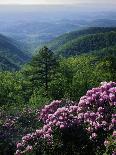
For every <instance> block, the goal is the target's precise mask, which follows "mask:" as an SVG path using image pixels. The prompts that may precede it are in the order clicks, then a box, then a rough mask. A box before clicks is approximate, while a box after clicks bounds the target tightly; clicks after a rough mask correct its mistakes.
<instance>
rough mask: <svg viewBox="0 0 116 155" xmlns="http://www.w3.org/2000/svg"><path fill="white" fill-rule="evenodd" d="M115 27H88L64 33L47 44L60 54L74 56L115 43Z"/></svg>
mask: <svg viewBox="0 0 116 155" xmlns="http://www.w3.org/2000/svg"><path fill="white" fill-rule="evenodd" d="M115 42H116V28H97V27H96V28H88V29H85V30H80V31H75V32H71V33H68V34H64V35H62V36H60V37H58V38H56V39H55V40H53V41H52V42H50V43H49V44H48V47H49V48H50V49H53V50H54V52H55V53H57V54H58V55H62V56H71V55H72V56H74V55H79V54H82V53H88V52H90V51H93V50H99V49H102V48H106V47H109V46H113V45H115Z"/></svg>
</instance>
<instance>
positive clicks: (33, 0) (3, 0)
mask: <svg viewBox="0 0 116 155" xmlns="http://www.w3.org/2000/svg"><path fill="white" fill-rule="evenodd" d="M78 3H79V4H81V3H82V4H83V3H98V4H104V5H105V4H113V5H114V4H115V5H116V0H0V4H78Z"/></svg>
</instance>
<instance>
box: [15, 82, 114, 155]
mask: <svg viewBox="0 0 116 155" xmlns="http://www.w3.org/2000/svg"><path fill="white" fill-rule="evenodd" d="M115 104H116V83H115V82H110V83H107V82H104V83H102V85H101V86H100V87H98V88H93V89H92V90H89V91H87V93H86V95H85V96H83V97H81V98H80V101H79V103H74V102H69V103H68V102H65V101H53V102H52V103H51V104H49V105H46V106H45V107H44V108H43V109H42V110H41V111H40V112H39V119H40V120H42V121H43V123H44V125H43V127H42V128H40V129H37V130H36V131H35V132H33V133H32V134H27V135H25V136H24V137H23V138H22V141H21V142H20V143H18V144H17V149H18V150H17V151H16V154H21V153H26V152H31V151H33V150H35V151H36V149H37V148H38V142H39V140H40V141H41V139H43V140H44V139H45V143H46V142H47V145H48V146H51V147H53V151H54V149H55V150H56V152H55V153H58V152H57V151H59V152H62V148H63V150H64V151H66V152H65V153H64V154H67V153H69V152H67V151H69V150H70V151H71V154H75V153H76V154H83V153H84V152H85V150H86V153H89V154H91V153H92V154H95V152H97V151H100V152H102V151H104V152H105V146H106V138H108V136H109V135H113V137H115V123H116V118H115ZM58 130H59V132H58V133H57V131H58ZM54 132H55V133H57V134H59V133H60V135H59V136H58V135H56V136H58V137H56V136H55V133H54ZM54 136H55V137H54ZM54 138H55V139H54ZM56 140H57V141H56ZM56 142H57V143H56ZM56 147H57V149H56ZM38 149H39V148H38ZM67 149H68V150H67ZM108 151H110V154H111V153H112V152H113V151H114V148H113V147H112V148H111V149H109V150H108ZM52 153H53V152H52ZM52 153H51V154H52ZM86 153H85V154H86Z"/></svg>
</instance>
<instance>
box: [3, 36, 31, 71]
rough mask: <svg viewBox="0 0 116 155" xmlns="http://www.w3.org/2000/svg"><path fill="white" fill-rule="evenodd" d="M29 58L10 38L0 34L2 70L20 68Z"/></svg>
mask: <svg viewBox="0 0 116 155" xmlns="http://www.w3.org/2000/svg"><path fill="white" fill-rule="evenodd" d="M28 59H29V56H28V55H27V54H25V53H24V52H22V51H21V50H20V49H19V48H17V46H16V44H14V43H13V41H12V40H11V39H10V38H8V37H6V36H3V35H1V34H0V70H18V69H19V68H20V66H21V65H22V64H24V63H25V62H26V61H27V60H28Z"/></svg>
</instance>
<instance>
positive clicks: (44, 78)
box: [30, 47, 58, 93]
mask: <svg viewBox="0 0 116 155" xmlns="http://www.w3.org/2000/svg"><path fill="white" fill-rule="evenodd" d="M57 64H58V63H57V59H56V57H55V55H54V53H53V52H52V51H51V50H49V49H48V48H47V47H43V48H42V49H40V50H39V52H38V53H37V54H36V55H35V56H33V58H32V61H31V63H30V66H31V80H32V82H33V84H34V85H35V84H37V85H38V84H39V86H40V87H43V88H44V89H45V91H46V93H48V87H49V86H48V85H49V82H50V81H51V80H52V77H53V74H54V72H55V69H56V66H57Z"/></svg>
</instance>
